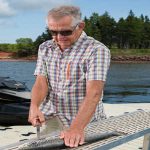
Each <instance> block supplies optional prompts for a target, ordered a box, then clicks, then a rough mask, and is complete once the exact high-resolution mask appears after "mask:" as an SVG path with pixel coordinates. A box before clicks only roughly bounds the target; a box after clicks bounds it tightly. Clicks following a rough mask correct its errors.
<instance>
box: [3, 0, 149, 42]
mask: <svg viewBox="0 0 150 150" xmlns="http://www.w3.org/2000/svg"><path fill="white" fill-rule="evenodd" d="M59 5H75V6H79V7H80V9H81V12H82V18H84V17H85V16H86V17H90V16H91V15H92V13H93V12H96V13H98V14H99V15H103V14H104V13H105V12H106V11H107V12H108V13H109V15H110V16H111V17H113V18H114V19H115V20H116V21H118V20H119V18H121V17H123V18H126V17H127V16H128V14H129V11H130V10H132V11H133V12H134V14H135V16H137V17H140V15H141V14H143V15H144V16H148V17H149V18H150V0H0V43H16V39H19V38H31V39H32V40H33V41H35V40H36V38H37V37H38V36H39V35H41V34H42V33H43V32H44V31H45V29H46V21H45V18H46V15H47V12H48V10H50V9H51V8H53V7H56V6H59Z"/></svg>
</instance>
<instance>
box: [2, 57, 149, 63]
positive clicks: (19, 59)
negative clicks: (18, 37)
mask: <svg viewBox="0 0 150 150" xmlns="http://www.w3.org/2000/svg"><path fill="white" fill-rule="evenodd" d="M36 61H37V58H33V59H32V58H16V59H15V58H0V62H36ZM111 63H121V64H123V63H132V64H136V63H140V64H141V63H150V60H139V61H138V60H136V61H135V60H113V59H111Z"/></svg>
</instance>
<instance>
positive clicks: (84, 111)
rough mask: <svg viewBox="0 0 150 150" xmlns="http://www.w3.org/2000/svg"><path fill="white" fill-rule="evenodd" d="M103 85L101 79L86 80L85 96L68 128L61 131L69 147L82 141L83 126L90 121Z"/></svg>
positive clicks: (75, 145)
mask: <svg viewBox="0 0 150 150" xmlns="http://www.w3.org/2000/svg"><path fill="white" fill-rule="evenodd" d="M103 87H104V82H103V81H98V80H93V81H88V82H87V86H86V96H85V98H84V100H83V102H82V104H81V106H80V109H79V111H78V113H77V115H76V117H75V119H74V120H73V121H72V124H71V126H70V128H69V129H68V130H67V131H63V132H62V133H61V138H64V141H65V144H66V145H67V146H70V147H77V146H78V145H79V144H83V142H84V128H85V127H86V125H87V124H88V123H89V122H90V120H91V118H92V116H93V114H94V112H95V110H96V106H97V104H98V102H99V100H100V97H101V95H102V91H103Z"/></svg>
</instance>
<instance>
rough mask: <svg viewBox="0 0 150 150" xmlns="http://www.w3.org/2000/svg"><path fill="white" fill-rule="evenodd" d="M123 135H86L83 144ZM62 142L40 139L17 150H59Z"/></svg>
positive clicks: (113, 132) (63, 146)
mask: <svg viewBox="0 0 150 150" xmlns="http://www.w3.org/2000/svg"><path fill="white" fill-rule="evenodd" d="M123 134H125V133H122V132H117V131H112V132H104V133H100V134H98V133H96V134H93V135H91V134H90V135H86V136H85V143H92V142H96V141H99V140H103V139H106V138H109V137H112V136H121V135H123ZM65 147H66V146H65V144H64V141H63V140H62V139H60V138H55V139H46V138H41V139H39V140H35V141H32V142H30V143H26V144H24V145H22V146H20V147H18V149H17V150H52V149H60V148H65Z"/></svg>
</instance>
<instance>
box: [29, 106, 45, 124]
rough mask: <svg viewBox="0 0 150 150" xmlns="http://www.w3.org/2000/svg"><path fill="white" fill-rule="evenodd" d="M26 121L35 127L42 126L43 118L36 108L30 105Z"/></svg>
mask: <svg viewBox="0 0 150 150" xmlns="http://www.w3.org/2000/svg"><path fill="white" fill-rule="evenodd" d="M28 121H29V122H31V124H32V125H33V126H34V127H35V126H37V125H42V124H43V123H45V118H44V115H43V114H42V112H41V111H40V110H39V108H38V107H35V106H32V105H31V106H30V111H29V118H28Z"/></svg>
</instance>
